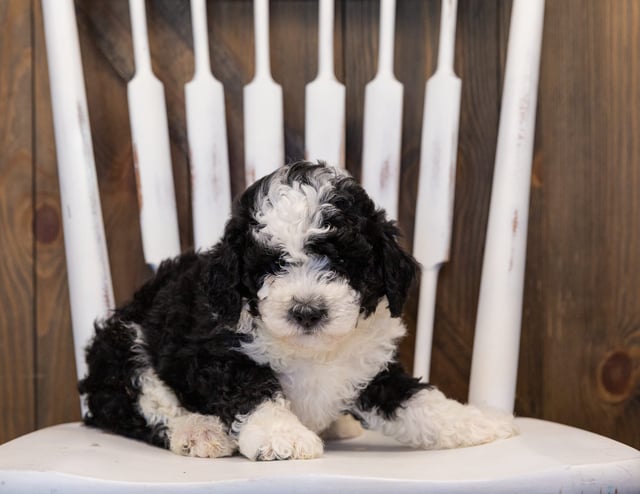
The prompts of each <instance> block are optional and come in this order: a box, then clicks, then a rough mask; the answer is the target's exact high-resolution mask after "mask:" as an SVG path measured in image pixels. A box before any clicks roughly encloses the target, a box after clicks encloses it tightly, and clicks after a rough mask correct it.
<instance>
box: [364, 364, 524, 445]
mask: <svg viewBox="0 0 640 494" xmlns="http://www.w3.org/2000/svg"><path fill="white" fill-rule="evenodd" d="M354 413H356V414H357V415H358V416H359V417H360V418H361V420H362V421H363V422H364V423H365V424H366V425H367V426H368V427H370V428H372V429H377V430H380V431H382V432H383V433H384V434H385V435H388V436H391V437H394V438H395V439H397V440H398V441H400V442H402V443H404V444H408V445H410V446H413V447H415V448H423V449H448V448H458V447H464V446H474V445H477V444H483V443H488V442H491V441H494V440H496V439H505V438H508V437H511V436H513V435H516V434H517V430H516V428H515V425H514V422H513V416H512V415H510V414H506V413H501V412H494V411H484V410H480V409H479V408H476V407H474V406H471V405H463V404H462V403H459V402H457V401H455V400H451V399H448V398H447V397H446V396H445V395H444V394H442V393H441V392H440V391H438V390H437V389H436V388H434V387H432V386H429V385H427V384H424V383H420V382H419V381H418V380H417V379H414V378H412V377H410V376H408V375H407V374H405V373H404V372H403V371H402V368H401V367H400V366H399V364H396V363H394V364H392V365H390V366H389V368H388V369H386V370H384V371H383V372H381V373H380V374H379V375H378V376H376V378H374V379H373V381H372V382H371V383H370V384H369V386H368V387H367V388H366V389H365V390H364V391H363V392H362V395H361V396H360V398H359V399H358V402H357V404H356V409H355V411H354Z"/></svg>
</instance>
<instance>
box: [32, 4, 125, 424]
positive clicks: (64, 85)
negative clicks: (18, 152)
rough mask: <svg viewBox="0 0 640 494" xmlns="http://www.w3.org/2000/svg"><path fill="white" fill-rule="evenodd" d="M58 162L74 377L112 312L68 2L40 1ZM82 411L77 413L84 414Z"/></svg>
mask: <svg viewBox="0 0 640 494" xmlns="http://www.w3.org/2000/svg"><path fill="white" fill-rule="evenodd" d="M42 10H43V19H44V29H45V40H46V45H47V59H48V64H49V85H50V88H51V104H52V109H53V123H54V130H55V139H56V154H57V157H58V176H59V183H60V200H61V202H62V206H61V211H63V212H64V214H63V215H62V218H63V228H64V242H65V253H66V258H67V272H68V280H69V298H70V301H71V319H72V323H73V343H74V348H75V359H76V370H77V374H78V378H82V377H84V376H85V374H86V370H87V366H86V363H85V360H84V349H85V347H86V345H87V343H88V341H89V339H90V338H91V337H92V336H93V321H94V320H95V319H96V317H103V316H105V315H106V314H107V312H108V311H109V310H110V309H112V308H113V306H114V301H113V288H112V285H111V273H110V270H109V258H108V256H107V247H106V242H105V235H104V225H103V222H102V210H101V207H100V196H99V194H98V182H97V178H96V171H95V161H94V157H93V146H92V144H91V130H90V128H89V113H88V111H87V97H86V92H85V86H84V76H83V71H82V61H81V58H80V46H79V43H78V29H77V26H76V17H75V8H74V4H73V1H72V0H43V1H42ZM84 411H85V410H83V412H84Z"/></svg>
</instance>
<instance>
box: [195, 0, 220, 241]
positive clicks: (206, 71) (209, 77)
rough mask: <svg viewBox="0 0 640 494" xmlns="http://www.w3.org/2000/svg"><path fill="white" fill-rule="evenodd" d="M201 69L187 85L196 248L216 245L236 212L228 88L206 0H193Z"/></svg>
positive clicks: (198, 62)
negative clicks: (218, 67) (214, 57)
mask: <svg viewBox="0 0 640 494" xmlns="http://www.w3.org/2000/svg"><path fill="white" fill-rule="evenodd" d="M191 24H192V26H193V49H194V52H195V57H194V58H195V73H194V77H193V79H192V80H191V81H190V82H188V83H187V84H186V86H185V105H186V114H187V134H188V140H189V155H190V157H191V163H190V165H191V204H192V209H193V235H194V243H195V247H196V249H207V248H209V247H211V246H212V245H214V244H215V243H216V242H217V241H218V240H219V239H220V237H221V235H222V232H223V231H224V225H225V223H226V221H227V219H228V217H229V213H230V212H231V185H230V181H229V151H228V146H227V125H226V120H225V115H226V114H225V104H224V88H223V86H222V83H221V82H220V81H218V80H217V79H216V78H215V77H213V74H212V73H211V65H210V62H209V40H208V36H207V10H206V4H205V0H191Z"/></svg>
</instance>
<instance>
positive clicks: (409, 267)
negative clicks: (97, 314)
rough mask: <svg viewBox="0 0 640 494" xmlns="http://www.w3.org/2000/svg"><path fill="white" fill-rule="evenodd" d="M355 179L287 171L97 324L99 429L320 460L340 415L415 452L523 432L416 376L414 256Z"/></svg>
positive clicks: (183, 450)
mask: <svg viewBox="0 0 640 494" xmlns="http://www.w3.org/2000/svg"><path fill="white" fill-rule="evenodd" d="M397 237H398V230H397V229H396V227H395V226H394V224H393V223H392V222H391V221H389V220H388V219H387V218H386V217H385V213H384V211H382V210H379V209H376V207H375V206H374V203H373V202H372V200H371V199H370V198H369V197H368V196H367V194H366V193H365V191H364V190H363V189H362V188H361V187H360V186H359V185H358V184H357V183H356V181H355V180H353V179H352V178H350V177H349V176H347V174H346V173H345V172H344V171H342V170H340V169H336V168H333V167H329V166H326V165H324V164H322V163H319V164H310V163H302V162H301V163H296V164H292V165H289V166H284V167H282V168H280V169H279V170H277V171H276V172H274V173H272V174H271V175H269V176H267V177H265V178H262V179H261V180H258V181H257V182H256V183H254V184H253V185H252V186H251V187H250V188H249V189H248V190H247V191H246V192H245V193H244V194H243V195H242V196H241V197H240V198H239V200H238V201H237V202H236V203H235V205H234V210H233V214H232V216H231V219H230V220H229V222H228V223H227V226H226V229H225V232H224V235H223V238H222V240H221V241H220V242H219V243H218V244H217V245H216V246H214V247H213V248H212V249H211V250H209V251H207V252H201V253H187V254H184V255H181V256H179V257H177V258H175V259H172V260H168V261H165V262H164V263H162V264H161V266H160V267H159V269H158V272H157V274H156V275H155V277H153V278H152V279H151V280H150V281H149V282H147V283H146V284H145V285H144V286H143V287H142V288H141V289H140V290H139V291H138V292H137V293H136V294H135V295H134V297H133V300H132V301H131V302H129V303H128V304H126V305H124V306H123V307H121V308H119V309H117V310H116V311H115V312H114V313H113V314H112V315H111V316H110V317H109V318H108V319H106V320H104V321H100V322H97V323H96V325H95V337H94V339H93V340H92V342H91V344H90V345H89V347H88V349H87V353H86V356H87V363H88V368H89V370H88V374H87V376H86V378H85V379H83V380H82V381H81V382H80V384H79V390H80V392H81V393H82V394H83V395H84V399H85V400H86V403H87V405H88V410H89V411H88V413H87V415H86V416H85V417H84V420H85V422H86V423H87V424H88V425H92V426H97V427H101V428H104V429H107V430H110V431H113V432H116V433H118V434H122V435H124V436H127V437H132V438H136V439H141V440H143V441H147V442H149V443H151V444H154V445H158V446H161V447H163V448H168V449H170V450H171V451H174V452H175V453H178V454H181V455H187V456H199V457H218V456H227V455H231V454H233V453H235V452H236V451H240V453H241V454H243V455H244V456H246V457H247V458H250V459H252V460H276V459H299V458H315V457H318V456H320V455H321V454H322V451H323V444H322V441H321V439H320V437H319V434H321V433H322V432H323V431H325V430H326V429H328V428H329V427H330V426H331V424H332V422H333V421H334V420H336V419H337V418H338V417H340V416H341V414H344V413H348V414H351V415H353V416H354V417H356V418H357V419H358V420H359V421H360V422H361V423H362V424H363V425H364V426H365V427H367V428H372V429H377V430H380V431H382V432H383V433H384V434H387V435H389V436H392V437H394V438H395V439H397V440H398V441H400V442H402V443H405V444H408V445H411V446H414V447H416V448H454V447H458V446H470V445H475V444H480V443H485V442H488V441H492V440H494V439H497V438H506V437H509V436H511V435H513V434H514V426H513V422H512V418H511V417H510V416H503V415H497V414H488V413H485V412H481V411H480V410H478V409H476V408H473V407H471V406H465V405H462V404H460V403H458V402H456V401H453V400H449V399H447V398H445V396H444V395H443V394H442V393H441V392H440V391H438V390H437V389H435V388H434V387H432V386H430V385H429V384H426V383H422V382H420V381H419V380H418V379H414V378H412V377H411V376H409V375H407V374H406V373H405V372H404V371H403V369H402V367H401V365H400V364H399V363H398V361H397V355H396V347H397V344H398V341H399V340H400V338H402V336H403V335H404V334H405V332H406V329H405V326H404V324H403V322H402V320H401V319H400V315H401V312H402V306H403V304H404V301H405V298H406V296H407V291H408V290H409V286H410V284H411V282H412V280H413V278H414V276H415V274H416V268H417V266H416V262H415V261H414V259H413V258H412V257H411V256H410V255H409V254H407V253H406V252H404V251H403V250H402V249H401V248H400V246H399V245H398V243H397Z"/></svg>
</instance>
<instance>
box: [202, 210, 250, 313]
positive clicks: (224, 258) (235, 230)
mask: <svg viewBox="0 0 640 494" xmlns="http://www.w3.org/2000/svg"><path fill="white" fill-rule="evenodd" d="M238 223H239V221H237V219H234V218H232V219H231V220H230V221H229V222H228V223H227V226H226V228H225V232H224V236H223V237H222V240H221V241H220V242H219V243H218V244H217V245H216V246H215V247H214V248H213V249H212V250H211V251H210V252H209V253H208V254H207V262H208V265H207V268H206V269H207V276H206V292H207V299H208V303H209V304H210V305H211V306H212V309H213V311H214V312H215V313H216V314H217V315H218V316H217V317H218V321H219V322H220V323H228V324H235V323H236V322H237V321H238V319H239V318H240V312H241V310H242V271H243V269H242V252H243V243H244V229H243V228H242V227H241V226H240V225H239V224H238Z"/></svg>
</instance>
